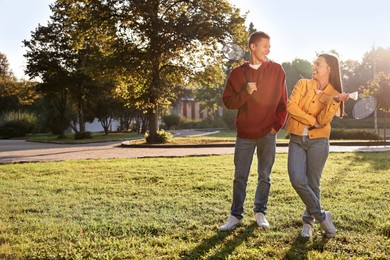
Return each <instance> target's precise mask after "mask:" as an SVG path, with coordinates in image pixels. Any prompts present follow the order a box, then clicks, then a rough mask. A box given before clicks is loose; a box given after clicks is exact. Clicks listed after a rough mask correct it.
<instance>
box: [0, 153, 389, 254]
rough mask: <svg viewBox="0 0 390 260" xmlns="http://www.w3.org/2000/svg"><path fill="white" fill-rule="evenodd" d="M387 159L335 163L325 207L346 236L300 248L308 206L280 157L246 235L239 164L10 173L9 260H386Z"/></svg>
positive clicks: (218, 161)
mask: <svg viewBox="0 0 390 260" xmlns="http://www.w3.org/2000/svg"><path fill="white" fill-rule="evenodd" d="M388 158H389V153H388V152H383V153H331V154H330V156H329V159H328V161H327V164H326V167H325V170H324V173H323V175H322V180H321V196H322V200H321V204H322V206H323V208H324V209H325V210H330V211H331V212H332V214H333V218H334V223H335V226H336V229H337V235H336V237H335V238H334V239H326V238H324V237H323V235H322V231H321V229H320V226H319V224H318V223H316V224H315V227H314V233H313V237H312V238H311V239H310V240H305V239H302V238H300V229H301V225H302V219H301V215H302V213H303V211H304V210H305V206H304V204H303V203H302V201H301V200H300V198H299V196H298V195H297V194H296V192H295V191H294V189H293V188H292V187H291V184H290V181H289V177H288V174H287V173H286V165H287V155H286V154H278V155H277V158H276V161H275V165H274V167H273V172H272V175H271V178H272V186H271V195H270V199H269V202H268V203H269V204H268V211H267V218H268V220H269V222H270V224H271V227H270V228H269V230H268V231H264V230H262V229H260V228H258V227H257V226H256V224H255V223H254V218H253V213H252V208H253V198H254V193H255V189H256V184H257V174H256V169H257V163H256V160H254V165H253V166H252V168H251V174H250V176H249V181H248V187H247V198H246V201H245V204H244V207H245V210H246V213H245V217H244V222H243V226H241V227H239V228H237V229H236V230H235V231H232V232H219V231H218V230H217V229H218V226H219V225H222V224H223V223H224V222H225V221H226V220H227V218H228V216H229V208H230V206H231V195H232V181H233V175H234V163H233V155H223V156H200V157H188V158H183V157H180V158H137V159H116V160H101V159H99V160H82V161H68V162H48V163H24V164H7V165H0V194H1V198H0V200H1V203H0V213H1V222H0V241H1V243H0V255H1V257H0V258H4V259H159V258H164V259H231V260H233V259H356V260H357V259H377V260H379V259H388V256H389V251H388V249H389V248H390V239H389V238H390V237H389V228H390V226H389V225H390V208H389V207H388V205H389V203H390V201H389V190H388V187H389V185H390V169H389V163H388Z"/></svg>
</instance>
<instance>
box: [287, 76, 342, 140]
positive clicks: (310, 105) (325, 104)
mask: <svg viewBox="0 0 390 260" xmlns="http://www.w3.org/2000/svg"><path fill="white" fill-rule="evenodd" d="M316 90H317V81H315V80H313V79H301V80H299V81H298V82H297V84H296V85H295V87H294V90H293V92H292V93H291V95H290V97H289V100H288V104H287V112H288V119H287V122H286V125H285V130H286V131H287V132H289V133H291V134H294V135H299V136H302V134H303V131H304V129H305V126H307V127H308V128H310V127H311V126H314V125H315V123H316V122H318V123H319V124H321V125H324V127H323V128H315V129H312V130H309V138H310V139H314V138H329V136H330V122H331V121H332V119H333V117H334V116H335V114H336V112H337V110H338V109H339V108H340V102H336V101H334V99H333V97H334V96H338V95H339V94H340V93H339V92H338V91H337V90H335V89H334V88H333V86H332V85H331V84H328V85H327V86H326V88H325V89H324V90H323V92H321V93H319V94H317V93H316Z"/></svg>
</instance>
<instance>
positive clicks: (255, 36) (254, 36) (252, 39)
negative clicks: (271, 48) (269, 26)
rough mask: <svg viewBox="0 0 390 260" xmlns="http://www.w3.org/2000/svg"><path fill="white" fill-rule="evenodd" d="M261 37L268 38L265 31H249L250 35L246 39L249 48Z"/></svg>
mask: <svg viewBox="0 0 390 260" xmlns="http://www.w3.org/2000/svg"><path fill="white" fill-rule="evenodd" d="M263 38H264V39H268V40H269V39H270V37H269V35H268V34H266V33H265V32H261V31H256V32H253V33H251V35H250V36H249V40H248V48H249V50H250V49H251V44H252V43H254V44H256V43H257V42H259V41H260V40H261V39H263Z"/></svg>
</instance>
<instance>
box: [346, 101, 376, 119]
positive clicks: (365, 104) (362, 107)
mask: <svg viewBox="0 0 390 260" xmlns="http://www.w3.org/2000/svg"><path fill="white" fill-rule="evenodd" d="M377 105H378V104H377V100H376V98H375V97H372V96H367V97H365V98H363V99H361V100H359V101H358V102H356V103H355V105H353V108H352V116H353V117H354V118H355V119H364V118H366V117H368V116H369V115H371V114H372V113H373V112H374V111H375V109H376V107H377Z"/></svg>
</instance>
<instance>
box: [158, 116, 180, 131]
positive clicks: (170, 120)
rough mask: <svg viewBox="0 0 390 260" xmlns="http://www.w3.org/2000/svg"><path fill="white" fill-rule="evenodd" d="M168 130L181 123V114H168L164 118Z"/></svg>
mask: <svg viewBox="0 0 390 260" xmlns="http://www.w3.org/2000/svg"><path fill="white" fill-rule="evenodd" d="M162 120H163V122H164V124H165V126H166V128H167V130H169V129H171V128H172V127H174V128H176V127H177V126H178V125H179V123H180V116H179V115H166V116H163V118H162Z"/></svg>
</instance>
